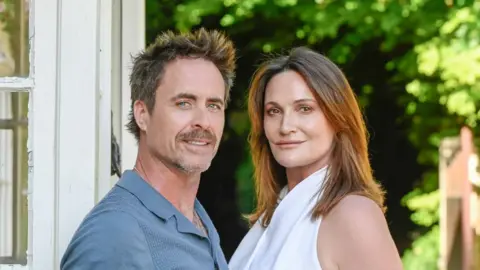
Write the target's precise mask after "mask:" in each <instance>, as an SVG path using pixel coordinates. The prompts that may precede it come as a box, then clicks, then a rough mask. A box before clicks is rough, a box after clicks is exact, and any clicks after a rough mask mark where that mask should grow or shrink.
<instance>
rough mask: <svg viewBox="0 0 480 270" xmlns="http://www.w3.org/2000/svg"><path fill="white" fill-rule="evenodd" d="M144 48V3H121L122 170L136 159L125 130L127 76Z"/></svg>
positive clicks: (131, 139) (138, 0)
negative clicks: (132, 60)
mask: <svg viewBox="0 0 480 270" xmlns="http://www.w3.org/2000/svg"><path fill="white" fill-rule="evenodd" d="M144 48H145V1H144V0H143V1H142V0H123V1H122V55H121V57H122V101H121V102H122V103H121V104H122V105H121V110H122V116H121V117H122V120H121V123H122V135H121V140H120V147H121V150H122V169H123V170H125V169H129V168H132V167H133V165H134V163H135V159H136V158H137V142H136V141H135V138H134V136H133V135H131V134H130V133H129V132H128V131H127V130H126V129H125V127H124V126H125V124H126V123H127V122H128V114H129V112H130V103H131V100H130V84H129V76H130V72H131V67H132V62H131V55H135V54H137V53H138V52H140V50H143V49H144Z"/></svg>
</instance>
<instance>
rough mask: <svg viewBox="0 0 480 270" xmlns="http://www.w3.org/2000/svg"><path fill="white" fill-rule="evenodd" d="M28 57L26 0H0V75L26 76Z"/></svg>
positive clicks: (27, 73) (27, 72)
mask: <svg viewBox="0 0 480 270" xmlns="http://www.w3.org/2000/svg"><path fill="white" fill-rule="evenodd" d="M28 57H29V38H28V0H0V77H28V75H29V60H28Z"/></svg>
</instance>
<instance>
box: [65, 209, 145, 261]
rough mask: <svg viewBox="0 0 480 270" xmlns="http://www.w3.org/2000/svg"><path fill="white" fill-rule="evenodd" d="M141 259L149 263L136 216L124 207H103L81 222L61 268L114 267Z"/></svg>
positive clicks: (143, 238) (143, 236) (143, 237)
mask: <svg viewBox="0 0 480 270" xmlns="http://www.w3.org/2000/svg"><path fill="white" fill-rule="evenodd" d="M120 254H121V255H122V256H123V257H122V256H120V257H119V255H120ZM144 263H151V258H150V255H149V249H148V245H147V243H146V239H145V235H144V234H143V231H142V229H141V228H140V226H139V223H138V221H137V220H136V218H135V217H133V216H132V215H131V214H129V213H126V212H123V211H118V210H104V211H98V212H93V213H91V214H90V215H88V216H87V217H86V219H85V220H84V221H83V222H82V224H81V225H80V227H79V228H78V230H77V231H76V232H75V234H74V236H73V239H72V240H71V242H70V245H69V246H68V248H67V250H66V251H65V254H64V256H63V258H62V262H61V265H62V268H61V269H114V268H116V267H119V266H125V265H130V264H131V265H136V264H138V265H140V264H144ZM116 269H119V268H116ZM122 269H123V268H122Z"/></svg>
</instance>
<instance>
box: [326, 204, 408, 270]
mask: <svg viewBox="0 0 480 270" xmlns="http://www.w3.org/2000/svg"><path fill="white" fill-rule="evenodd" d="M322 223H323V224H322V226H321V230H320V233H319V236H320V235H322V236H323V239H322V238H320V237H319V238H318V241H319V242H318V245H322V244H326V246H329V247H333V250H331V252H329V253H330V254H331V256H333V257H334V258H333V261H336V262H341V263H345V261H344V260H343V259H342V258H343V257H344V254H351V255H352V257H351V258H350V259H351V262H355V261H356V262H358V263H359V264H363V265H365V266H371V265H377V266H375V267H373V268H368V269H381V268H377V267H380V266H382V265H383V266H385V265H388V264H391V265H396V266H395V267H393V268H392V269H399V268H397V266H398V265H399V261H398V260H399V257H398V251H397V250H396V247H395V244H394V242H393V239H392V237H391V234H390V231H389V228H388V224H387V221H386V219H385V216H384V213H383V211H382V209H381V208H380V206H379V205H378V204H377V203H376V202H375V201H373V200H372V199H369V198H367V197H365V196H360V195H348V196H346V197H345V198H343V199H342V200H341V201H340V202H339V203H338V204H337V205H336V206H335V207H334V208H333V209H332V210H331V211H330V213H328V214H327V215H326V216H325V218H324V220H323V221H322ZM324 240H326V241H327V242H328V244H327V243H325V242H323V243H322V242H321V241H324ZM329 249H330V248H329ZM373 254H376V255H373ZM392 263H393V264H392ZM362 269H363V268H362ZM365 269H367V268H365Z"/></svg>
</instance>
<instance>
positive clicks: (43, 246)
mask: <svg viewBox="0 0 480 270" xmlns="http://www.w3.org/2000/svg"><path fill="white" fill-rule="evenodd" d="M119 21H120V22H121V23H120V26H118V22H119ZM118 27H120V29H118ZM117 41H120V42H117ZM29 43H30V49H29V64H30V67H29V70H30V72H29V76H28V77H25V78H21V77H3V78H0V91H15V92H28V93H29V104H28V107H29V108H28V142H27V149H28V192H27V196H28V250H27V265H19V264H13V265H7V264H1V265H0V270H7V269H8V270H26V269H29V270H37V269H39V270H40V269H52V270H55V269H59V266H60V260H61V258H62V255H63V253H64V251H65V249H66V247H67V245H68V243H69V241H70V239H71V237H72V235H73V233H74V231H75V230H76V228H77V227H78V225H79V224H80V222H81V221H82V219H83V218H84V216H85V215H86V214H87V213H88V212H89V211H90V210H91V208H92V207H93V206H94V205H95V204H96V203H97V202H98V201H99V200H100V199H101V198H102V197H103V196H104V194H105V193H106V192H107V191H108V190H109V189H110V188H111V186H112V185H113V184H114V182H115V180H116V179H115V178H112V177H111V176H110V149H111V148H110V134H111V129H110V125H113V127H114V133H116V136H117V139H118V140H119V144H120V149H121V154H122V169H125V168H128V167H131V166H133V161H134V160H135V158H136V148H137V146H136V142H135V139H134V137H133V136H132V135H131V134H129V133H128V132H127V131H126V130H125V128H124V125H125V123H126V120H127V119H128V112H129V108H130V87H129V84H128V75H129V73H130V68H131V63H130V61H131V54H132V53H136V52H138V51H139V50H141V49H143V48H144V44H145V1H144V0H143V1H142V0H140V1H139V0H83V1H62V0H42V1H39V0H30V1H29ZM117 86H119V88H116V87H117ZM112 89H114V91H112ZM117 89H118V90H117Z"/></svg>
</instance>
